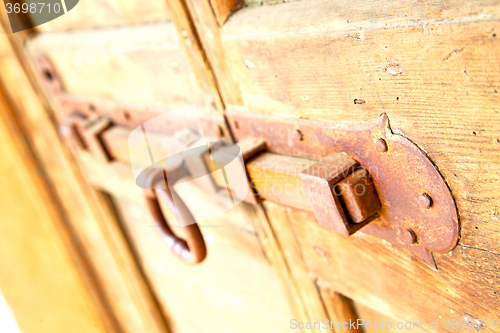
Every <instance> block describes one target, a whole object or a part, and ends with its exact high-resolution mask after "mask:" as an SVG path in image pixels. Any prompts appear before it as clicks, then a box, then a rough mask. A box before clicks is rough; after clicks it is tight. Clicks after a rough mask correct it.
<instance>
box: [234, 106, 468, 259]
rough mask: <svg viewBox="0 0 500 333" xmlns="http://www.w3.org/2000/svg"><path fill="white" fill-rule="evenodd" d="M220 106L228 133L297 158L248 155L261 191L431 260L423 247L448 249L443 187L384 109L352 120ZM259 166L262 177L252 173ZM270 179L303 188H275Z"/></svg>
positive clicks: (453, 222) (447, 198) (453, 237)
mask: <svg viewBox="0 0 500 333" xmlns="http://www.w3.org/2000/svg"><path fill="white" fill-rule="evenodd" d="M227 114H228V115H227V118H228V122H229V124H230V126H231V129H232V133H233V135H234V137H235V138H236V140H238V141H239V140H242V139H244V138H248V137H254V138H260V139H262V140H264V141H265V143H266V151H267V152H269V153H275V154H280V156H283V155H287V156H288V157H287V160H285V158H284V157H281V158H280V161H281V162H280V163H285V164H286V163H287V162H286V161H290V164H291V165H292V164H293V165H298V166H300V165H302V166H303V168H302V169H300V168H299V167H296V168H295V170H292V171H290V170H288V169H287V170H286V171H285V172H283V170H280V171H279V172H278V171H276V168H277V167H276V165H274V164H273V162H270V161H271V160H272V159H271V158H262V157H256V158H255V161H254V162H252V161H250V162H249V163H248V164H247V169H248V170H249V173H250V178H251V179H253V181H254V183H257V187H258V190H259V191H258V192H259V193H260V196H261V197H263V198H265V199H268V200H273V201H276V202H279V203H281V204H285V205H289V206H293V207H296V208H300V209H306V210H312V211H313V212H314V214H315V215H316V218H317V219H318V222H319V223H320V224H321V225H322V226H324V227H326V228H329V229H331V230H334V231H336V232H339V233H341V234H344V235H352V234H353V233H355V232H357V231H362V232H363V233H368V234H372V235H375V236H377V237H380V238H383V239H385V240H387V241H390V242H391V243H393V244H398V245H401V246H404V247H406V248H408V249H409V250H411V251H412V252H414V253H415V254H417V255H419V256H420V257H421V258H423V259H424V260H425V261H427V262H428V263H429V264H430V265H431V266H433V267H435V262H434V259H433V257H432V254H431V252H439V253H444V252H448V251H450V250H452V249H453V248H454V247H455V245H456V244H457V242H458V238H459V222H458V214H457V208H456V206H455V202H454V200H453V197H452V194H451V191H450V189H449V188H448V186H447V184H446V182H445V181H444V179H443V177H442V176H441V174H440V173H439V171H438V170H437V168H436V167H435V166H434V164H433V163H432V162H431V160H430V159H429V158H428V157H427V156H426V154H425V153H424V152H423V151H422V150H421V149H420V148H419V147H418V146H417V145H415V144H414V143H413V142H411V141H410V140H409V139H407V138H406V137H404V136H402V135H399V134H395V133H393V132H392V130H391V128H390V125H389V119H388V117H387V115H386V114H383V115H381V116H380V117H379V118H377V119H374V120H372V121H368V122H358V123H335V122H331V121H316V120H308V119H297V118H284V117H277V116H273V115H269V114H262V113H247V112H238V111H230V110H229V111H228V112H227ZM271 157H272V156H271ZM310 159H313V160H316V161H317V162H312V161H310ZM292 169H293V168H292ZM262 172H264V173H266V172H267V175H268V177H267V178H262V177H259V174H262ZM284 173H285V174H286V175H285V176H283V174H284ZM273 177H275V178H279V177H281V178H282V179H281V180H273V179H271V178H273ZM261 178H262V179H261ZM285 183H286V184H285ZM275 184H280V185H281V186H288V185H289V184H293V186H295V187H296V188H301V187H302V188H304V191H300V190H297V191H296V192H294V193H293V195H287V194H286V193H285V194H281V195H279V196H276V195H275V194H274V193H272V191H271V189H272V186H274V185H275ZM304 202H306V203H307V202H308V203H307V204H306V203H304Z"/></svg>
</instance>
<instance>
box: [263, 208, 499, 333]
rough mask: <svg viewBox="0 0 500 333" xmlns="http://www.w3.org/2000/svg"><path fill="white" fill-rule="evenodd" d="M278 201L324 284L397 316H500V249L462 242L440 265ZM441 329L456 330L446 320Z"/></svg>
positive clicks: (440, 258) (424, 318)
mask: <svg viewBox="0 0 500 333" xmlns="http://www.w3.org/2000/svg"><path fill="white" fill-rule="evenodd" d="M268 205H269V204H268ZM273 205H274V207H273V209H275V210H277V209H281V210H283V211H284V212H283V213H282V214H283V216H286V217H287V218H288V221H289V222H288V223H290V224H291V226H292V228H293V232H294V234H295V235H297V239H298V241H299V243H300V246H299V248H300V249H301V255H302V257H303V258H304V261H305V263H306V266H307V267H308V270H309V272H310V274H311V275H312V276H315V277H316V278H317V279H318V280H317V283H318V285H319V286H320V287H321V288H327V289H331V290H335V291H336V292H339V293H341V294H343V295H346V296H347V297H349V298H351V299H353V300H354V301H356V303H357V304H358V303H359V304H362V305H364V306H368V307H370V308H375V309H377V311H379V312H381V313H384V314H385V315H388V316H390V317H391V318H394V319H395V320H397V321H409V322H422V323H428V322H429V320H431V321H432V322H434V321H435V320H438V319H439V320H445V319H450V320H453V319H456V320H458V321H460V320H461V319H463V318H464V317H466V316H472V317H474V318H480V319H483V318H484V319H486V318H495V317H496V313H497V311H496V309H497V308H498V306H499V304H498V303H499V299H498V297H497V296H496V294H495V293H496V292H497V290H498V289H499V287H500V285H499V281H500V280H499V279H498V275H499V265H500V260H499V258H498V255H496V254H494V253H491V252H488V251H484V250H480V249H474V248H469V247H465V246H461V245H458V246H457V247H456V248H455V249H454V250H453V251H451V252H450V253H447V254H441V255H439V254H436V255H435V257H436V263H437V266H438V267H439V270H438V271H435V270H433V269H431V268H429V267H428V266H426V264H425V263H424V262H422V261H421V260H420V259H418V258H416V257H412V256H411V255H410V253H409V252H407V250H405V249H403V248H400V247H398V246H392V245H391V244H389V243H387V242H384V241H383V240H381V239H378V238H376V237H373V236H370V235H366V234H363V232H362V231H361V232H359V233H357V234H355V235H353V236H351V237H346V236H342V235H339V234H337V233H335V232H332V231H330V230H328V229H325V228H322V227H321V226H319V224H318V223H317V222H316V220H315V218H314V216H313V215H312V214H311V213H307V212H301V211H297V210H292V209H290V208H286V207H283V206H276V205H275V204H273ZM490 330H491V331H498V328H496V329H493V328H491V327H490ZM438 331H439V332H456V330H453V329H451V327H450V329H445V327H444V325H440V327H439V330H438Z"/></svg>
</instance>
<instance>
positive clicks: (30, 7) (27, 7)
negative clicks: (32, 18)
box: [5, 2, 61, 14]
mask: <svg viewBox="0 0 500 333" xmlns="http://www.w3.org/2000/svg"><path fill="white" fill-rule="evenodd" d="M51 5H52V8H51ZM5 8H6V9H7V14H11V13H15V14H18V13H21V12H22V13H28V12H30V13H32V14H35V13H39V14H41V13H42V11H45V12H47V13H51V12H52V13H56V14H57V13H59V12H60V11H61V5H60V4H58V3H54V4H51V3H44V2H38V3H35V2H33V3H30V4H27V3H23V4H20V3H15V4H12V3H7V4H5Z"/></svg>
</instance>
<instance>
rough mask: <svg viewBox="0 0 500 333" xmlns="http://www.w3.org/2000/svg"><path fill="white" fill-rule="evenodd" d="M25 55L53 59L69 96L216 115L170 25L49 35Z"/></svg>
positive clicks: (37, 40)
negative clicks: (193, 106) (192, 107)
mask: <svg viewBox="0 0 500 333" xmlns="http://www.w3.org/2000/svg"><path fill="white" fill-rule="evenodd" d="M27 50H28V51H29V52H30V54H32V55H33V56H34V55H36V54H37V53H45V54H47V55H48V56H49V58H50V59H51V60H52V62H53V64H54V66H55V67H56V70H57V72H58V73H59V76H60V77H61V79H62V81H63V84H64V86H65V89H66V91H67V92H68V93H73V94H77V95H83V96H89V97H95V98H102V99H111V100H118V101H121V102H129V103H134V104H138V105H151V106H162V107H166V108H171V109H176V108H180V107H183V106H186V105H191V104H196V106H197V108H198V109H199V110H200V111H201V112H215V111H214V110H215V104H214V103H213V100H212V99H213V96H211V95H209V94H204V93H203V92H202V90H201V89H200V86H199V85H198V83H197V79H196V76H195V75H194V73H193V71H192V69H191V67H190V63H189V61H188V59H187V57H186V55H185V54H184V51H183V50H182V47H181V45H180V42H179V37H178V36H177V31H176V28H175V27H174V25H173V24H172V23H171V22H167V23H157V24H150V25H141V26H137V27H119V28H113V29H106V30H88V31H70V32H58V33H45V34H40V35H38V36H37V37H36V38H34V39H32V40H30V42H29V43H28V46H27Z"/></svg>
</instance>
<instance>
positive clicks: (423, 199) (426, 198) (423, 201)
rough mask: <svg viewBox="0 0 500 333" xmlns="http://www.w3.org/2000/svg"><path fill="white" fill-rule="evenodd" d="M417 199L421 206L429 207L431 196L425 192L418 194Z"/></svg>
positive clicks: (430, 205)
mask: <svg viewBox="0 0 500 333" xmlns="http://www.w3.org/2000/svg"><path fill="white" fill-rule="evenodd" d="M418 199H419V201H420V205H421V206H422V208H425V209H429V208H431V207H432V198H431V196H430V195H428V194H427V193H422V194H420V196H419V197H418Z"/></svg>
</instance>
